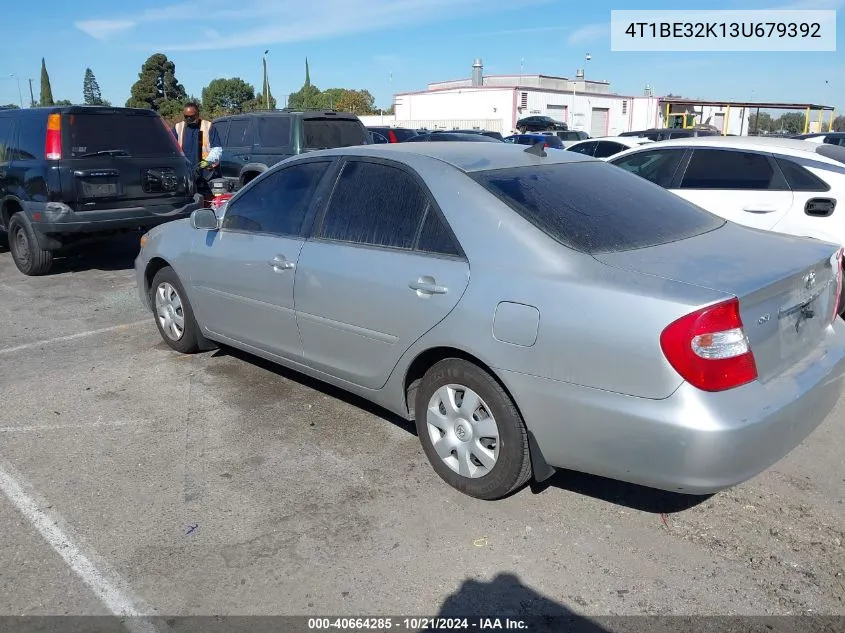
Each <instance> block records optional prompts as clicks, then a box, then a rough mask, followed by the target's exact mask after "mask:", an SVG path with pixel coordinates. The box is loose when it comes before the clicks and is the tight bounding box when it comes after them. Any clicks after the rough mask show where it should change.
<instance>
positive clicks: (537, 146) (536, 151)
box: [525, 141, 548, 158]
mask: <svg viewBox="0 0 845 633" xmlns="http://www.w3.org/2000/svg"><path fill="white" fill-rule="evenodd" d="M545 146H546V143H545V141H538V142H536V143H534V145H532V146H531V147H528V148H526V149H525V153H526V154H533V155H534V156H539V157H540V158H545V157H546V156H548V154H546V150H545V149H543V148H544V147H545Z"/></svg>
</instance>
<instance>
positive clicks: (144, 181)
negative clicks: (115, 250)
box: [0, 106, 202, 275]
mask: <svg viewBox="0 0 845 633" xmlns="http://www.w3.org/2000/svg"><path fill="white" fill-rule="evenodd" d="M0 205H2V206H0V233H2V232H6V233H8V236H7V237H8V240H9V249H10V250H11V251H12V258H13V259H14V261H15V265H16V266H17V267H18V269H19V270H20V271H21V272H22V273H24V274H25V275H43V274H45V273H47V272H48V271H49V270H50V267H51V266H52V263H53V253H54V252H55V251H57V250H59V249H60V248H62V247H63V246H66V245H69V244H73V243H78V242H81V241H83V240H88V239H92V238H98V237H106V236H110V235H114V234H116V233H120V232H123V231H132V230H138V229H146V228H149V227H152V226H155V225H156V224H162V223H163V222H167V221H170V220H173V219H176V218H182V217H187V216H189V215H190V214H191V212H192V211H193V210H194V209H197V208H199V207H201V206H202V196H200V195H199V194H197V193H196V192H195V184H194V176H193V174H192V171H191V167H190V164H189V162H188V160H187V159H186V158H185V155H184V154H183V153H182V150H181V149H180V148H179V146H178V144H177V142H176V138H175V137H174V136H173V134H172V133H171V131H170V129H169V128H168V127H167V125H166V124H165V123H164V120H163V119H162V118H161V117H160V116H159V115H158V114H157V113H155V112H153V111H152V110H139V109H134V108H111V107H99V106H70V107H48V108H28V109H23V110H2V111H0Z"/></svg>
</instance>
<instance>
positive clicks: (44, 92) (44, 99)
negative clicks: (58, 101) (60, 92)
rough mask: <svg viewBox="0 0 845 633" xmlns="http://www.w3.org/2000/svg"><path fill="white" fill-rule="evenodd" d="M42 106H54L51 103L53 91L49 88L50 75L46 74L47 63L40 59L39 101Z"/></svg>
mask: <svg viewBox="0 0 845 633" xmlns="http://www.w3.org/2000/svg"><path fill="white" fill-rule="evenodd" d="M39 103H40V104H41V105H43V106H51V105H55V104H54V103H53V89H52V88H51V87H50V75H48V74H47V63H46V62H45V61H44V58H43V57H42V58H41V101H40V102H39Z"/></svg>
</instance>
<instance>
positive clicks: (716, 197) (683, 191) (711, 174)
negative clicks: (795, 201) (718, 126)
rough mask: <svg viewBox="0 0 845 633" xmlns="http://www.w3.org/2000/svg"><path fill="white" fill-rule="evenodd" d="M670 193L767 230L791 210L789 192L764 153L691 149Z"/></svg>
mask: <svg viewBox="0 0 845 633" xmlns="http://www.w3.org/2000/svg"><path fill="white" fill-rule="evenodd" d="M673 192H674V193H676V194H677V195H679V196H681V197H682V198H685V199H687V200H689V201H690V202H692V203H694V204H697V205H698V206H700V207H703V208H705V209H707V210H708V211H710V212H711V213H714V214H716V215H719V216H721V217H723V218H726V219H728V220H731V221H733V222H736V223H738V224H744V225H746V226H751V227H754V228H758V229H765V230H770V229H771V228H772V227H774V225H775V224H777V222H778V221H779V220H780V219H781V218H783V216H784V215H785V214H786V213H787V212H788V211H789V209H790V207H791V206H792V198H793V195H792V191H791V190H790V188H789V185H788V184H787V182H786V179H785V178H784V177H783V175H782V173H781V171H780V169H779V168H778V167H777V165H776V164H775V162H774V159H773V158H772V157H771V156H770V155H769V154H766V153H762V152H749V151H739V150H729V149H711V148H702V149H695V150H693V152H692V156H691V158H690V161H689V165H687V168H686V170H685V171H684V174H683V177H682V178H681V180H680V185H679V187H678V188H677V189H673Z"/></svg>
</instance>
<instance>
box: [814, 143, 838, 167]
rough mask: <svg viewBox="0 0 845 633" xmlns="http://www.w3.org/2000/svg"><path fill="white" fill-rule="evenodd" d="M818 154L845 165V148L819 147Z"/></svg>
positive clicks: (834, 146) (826, 145) (836, 146)
mask: <svg viewBox="0 0 845 633" xmlns="http://www.w3.org/2000/svg"><path fill="white" fill-rule="evenodd" d="M816 154H821V155H822V156H824V157H826V158H832V159H833V160H835V161H838V162H840V163H843V164H845V147H841V146H839V145H828V144H825V145H819V146H818V147H817V148H816Z"/></svg>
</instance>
